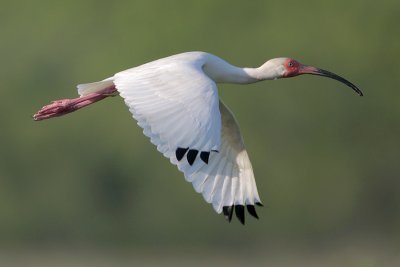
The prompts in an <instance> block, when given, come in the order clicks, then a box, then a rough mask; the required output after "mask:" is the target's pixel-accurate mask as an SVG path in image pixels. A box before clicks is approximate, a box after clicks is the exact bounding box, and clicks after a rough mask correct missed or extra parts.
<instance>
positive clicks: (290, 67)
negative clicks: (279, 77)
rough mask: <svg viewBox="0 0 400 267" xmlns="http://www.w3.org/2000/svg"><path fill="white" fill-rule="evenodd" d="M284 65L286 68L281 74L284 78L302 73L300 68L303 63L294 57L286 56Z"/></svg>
mask: <svg viewBox="0 0 400 267" xmlns="http://www.w3.org/2000/svg"><path fill="white" fill-rule="evenodd" d="M284 66H285V69H286V72H285V74H284V75H283V77H284V78H289V77H294V76H297V75H300V74H303V73H301V68H302V67H303V65H302V64H300V63H299V62H297V61H296V60H294V59H291V58H288V59H287V60H286V61H285V63H284Z"/></svg>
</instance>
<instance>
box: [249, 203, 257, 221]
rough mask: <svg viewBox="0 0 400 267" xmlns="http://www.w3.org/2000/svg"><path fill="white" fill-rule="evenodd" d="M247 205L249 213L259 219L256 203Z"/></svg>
mask: <svg viewBox="0 0 400 267" xmlns="http://www.w3.org/2000/svg"><path fill="white" fill-rule="evenodd" d="M246 207H247V211H248V212H249V214H250V215H251V216H253V217H254V218H256V219H258V215H257V212H256V208H255V207H254V205H246Z"/></svg>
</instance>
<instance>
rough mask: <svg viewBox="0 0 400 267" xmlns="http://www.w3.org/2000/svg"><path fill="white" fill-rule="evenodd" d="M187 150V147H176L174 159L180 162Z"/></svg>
mask: <svg viewBox="0 0 400 267" xmlns="http://www.w3.org/2000/svg"><path fill="white" fill-rule="evenodd" d="M188 149H189V148H188V147H187V148H182V147H178V148H177V149H176V151H175V156H176V159H177V160H178V161H181V160H182V159H183V157H184V156H185V154H186V151H188Z"/></svg>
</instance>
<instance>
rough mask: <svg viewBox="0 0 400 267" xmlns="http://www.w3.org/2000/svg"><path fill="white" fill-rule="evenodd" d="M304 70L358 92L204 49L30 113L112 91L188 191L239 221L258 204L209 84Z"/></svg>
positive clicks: (230, 125) (56, 110)
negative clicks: (229, 60) (242, 62)
mask: <svg viewBox="0 0 400 267" xmlns="http://www.w3.org/2000/svg"><path fill="white" fill-rule="evenodd" d="M306 73H308V74H315V75H321V76H327V77H330V78H333V79H336V80H339V81H341V82H344V83H346V84H347V85H348V86H350V87H351V88H353V89H354V90H355V91H356V92H357V93H359V94H360V95H362V93H361V91H360V90H359V89H358V88H357V87H356V86H354V85H353V84H351V83H350V82H348V81H347V80H345V79H343V78H342V77H340V76H337V75H336V74H333V73H331V72H327V71H324V70H321V69H317V68H314V67H310V66H305V65H302V64H300V63H298V62H297V61H295V60H293V59H290V58H275V59H272V60H269V61H267V62H266V63H265V64H263V65H262V66H261V67H259V68H238V67H235V66H233V65H231V64H229V63H227V62H225V61H224V60H222V59H220V58H218V57H216V56H214V55H211V54H208V53H204V52H188V53H182V54H178V55H174V56H170V57H167V58H162V59H159V60H156V61H153V62H150V63H147V64H144V65H141V66H138V67H135V68H131V69H128V70H125V71H122V72H119V73H117V74H115V75H114V76H113V77H110V78H107V79H105V80H103V81H100V82H95V83H89V84H81V85H78V93H79V94H80V97H79V98H76V99H64V100H58V101H55V102H53V103H52V104H50V105H47V106H45V107H43V108H42V109H41V110H40V111H39V112H38V113H36V114H35V115H34V119H35V120H43V119H48V118H52V117H56V116H61V115H64V114H67V113H70V112H72V111H75V110H77V109H79V108H82V107H84V106H87V105H90V104H92V103H94V102H97V101H99V100H101V99H104V98H106V97H108V96H111V95H116V94H118V93H119V95H120V96H121V97H122V98H123V99H124V100H125V103H126V105H127V106H128V107H129V110H130V112H131V113H132V115H133V118H135V119H136V120H137V121H138V125H139V126H140V127H142V128H143V133H144V134H145V135H146V136H148V137H149V138H150V140H151V142H152V143H153V144H154V145H156V146H157V149H158V151H160V152H161V153H162V154H163V155H164V156H165V157H167V158H169V160H170V161H171V163H172V164H174V165H177V167H178V169H179V170H180V171H182V172H183V173H184V175H185V179H186V180H187V181H188V182H191V183H192V184H193V187H194V189H195V190H196V192H198V193H201V194H202V195H203V197H204V199H205V201H207V202H208V203H211V204H212V205H213V207H214V209H215V211H216V212H217V213H221V212H223V213H224V215H225V217H226V218H227V219H228V220H229V221H230V220H231V218H232V214H233V212H234V211H235V213H236V216H237V217H238V219H239V220H240V222H241V223H243V224H244V213H245V208H247V210H248V212H249V213H250V214H251V215H252V216H254V217H256V218H258V216H257V213H256V211H255V208H254V205H260V206H262V205H261V201H260V198H259V196H258V192H257V187H256V183H255V179H254V174H253V169H252V166H251V163H250V160H249V157H248V154H247V151H246V149H245V147H244V144H243V140H242V136H241V134H240V131H239V126H238V123H237V122H236V120H235V118H234V116H233V114H232V112H231V111H230V110H229V109H228V108H227V107H226V106H225V105H224V103H223V102H222V101H220V100H219V97H218V90H217V85H216V83H224V82H226V83H253V82H257V81H261V80H267V79H276V78H285V77H293V76H297V75H300V74H306Z"/></svg>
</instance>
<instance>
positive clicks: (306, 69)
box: [299, 65, 363, 96]
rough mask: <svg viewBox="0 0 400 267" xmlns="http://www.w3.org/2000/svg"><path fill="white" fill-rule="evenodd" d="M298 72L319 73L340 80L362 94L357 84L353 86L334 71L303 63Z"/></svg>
mask: <svg viewBox="0 0 400 267" xmlns="http://www.w3.org/2000/svg"><path fill="white" fill-rule="evenodd" d="M299 74H311V75H319V76H323V77H328V78H331V79H334V80H337V81H339V82H342V83H344V84H345V85H347V86H349V87H350V88H351V89H353V90H354V91H355V92H356V93H357V94H358V95H359V96H363V92H362V91H361V90H360V89H359V88H358V87H357V86H355V85H354V84H352V83H351V82H349V81H348V80H346V79H345V78H343V77H341V76H339V75H337V74H335V73H332V72H330V71H327V70H323V69H319V68H315V67H311V66H304V65H303V66H301V67H300V70H299Z"/></svg>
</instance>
